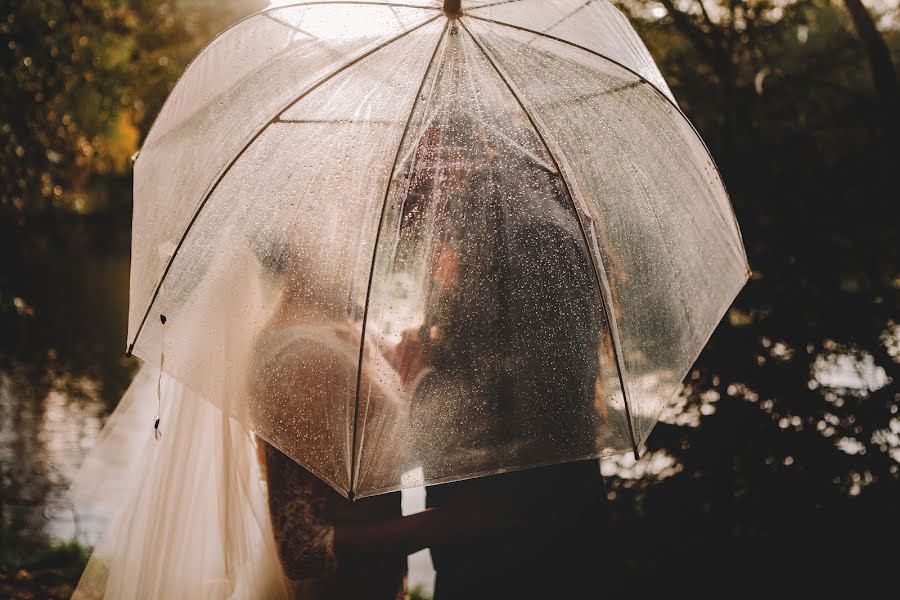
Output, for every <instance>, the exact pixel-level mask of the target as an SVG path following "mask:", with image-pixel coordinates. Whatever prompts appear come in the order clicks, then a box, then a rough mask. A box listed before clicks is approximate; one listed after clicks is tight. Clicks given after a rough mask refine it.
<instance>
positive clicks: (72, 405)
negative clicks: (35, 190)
mask: <svg viewBox="0 0 900 600" xmlns="http://www.w3.org/2000/svg"><path fill="white" fill-rule="evenodd" d="M128 229H129V227H128V221H127V218H126V219H121V220H119V221H117V222H113V223H110V222H107V221H106V220H102V219H101V220H95V221H94V222H85V221H82V220H72V221H62V222H57V223H53V224H50V225H46V224H45V225H41V226H32V227H31V228H30V229H29V230H28V232H27V234H26V232H24V231H23V230H12V231H10V230H5V231H0V253H2V255H3V256H4V257H5V258H6V259H8V260H6V261H4V264H3V270H2V273H0V296H3V297H4V300H5V301H4V302H2V303H0V304H2V306H0V332H2V334H0V516H2V518H3V519H4V521H6V522H7V523H8V524H10V525H11V527H12V530H13V532H14V533H15V534H18V535H22V536H25V537H28V538H31V537H35V536H38V535H42V536H46V537H50V538H55V539H65V540H68V539H72V538H76V539H78V540H79V541H82V542H85V543H92V542H93V541H94V540H95V539H96V536H97V534H98V530H99V526H100V524H99V523H98V522H97V521H96V519H95V518H94V517H92V516H90V515H79V516H78V518H76V516H75V515H74V514H73V512H72V509H71V505H70V503H69V501H68V499H67V498H66V494H65V492H66V489H67V488H68V486H69V483H70V481H71V478H72V476H73V475H74V473H75V472H76V470H77V469H78V466H79V465H80V463H81V460H82V459H83V457H84V455H85V453H86V452H87V450H88V449H89V448H90V447H91V446H92V445H93V442H94V440H95V439H96V436H97V434H98V433H99V431H100V429H101V428H102V426H103V423H104V421H105V419H106V417H107V416H108V414H109V412H110V411H111V409H112V407H114V406H115V403H116V402H117V400H118V398H119V397H120V396H121V394H122V393H123V391H124V389H125V388H126V386H127V385H128V382H129V381H130V377H131V373H132V369H133V367H134V363H132V362H131V361H128V360H126V359H124V357H123V353H122V347H123V340H124V335H125V332H124V329H125V310H126V305H127V294H128V256H129V250H128V246H129V238H128Z"/></svg>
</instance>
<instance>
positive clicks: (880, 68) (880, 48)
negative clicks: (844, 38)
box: [844, 0, 900, 132]
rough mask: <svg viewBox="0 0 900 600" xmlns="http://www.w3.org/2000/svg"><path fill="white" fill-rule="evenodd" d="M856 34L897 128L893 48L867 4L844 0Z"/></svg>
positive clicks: (899, 105) (899, 107)
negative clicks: (890, 48) (885, 38)
mask: <svg viewBox="0 0 900 600" xmlns="http://www.w3.org/2000/svg"><path fill="white" fill-rule="evenodd" d="M844 3H845V4H846V6H847V11H848V12H849V13H850V19H851V20H852V21H853V27H854V29H856V34H857V35H858V36H859V39H860V41H861V42H862V44H863V48H864V49H865V52H866V56H867V57H868V59H869V68H870V69H871V70H872V81H873V83H874V84H875V91H876V92H877V93H878V96H879V97H880V98H881V104H882V105H883V107H884V110H885V117H886V118H887V119H888V120H889V122H890V125H892V127H893V129H894V132H897V131H898V129H900V81H898V79H897V70H896V68H895V67H894V62H893V61H892V60H891V52H890V50H888V46H887V43H885V41H884V37H882V35H881V32H879V31H878V28H877V27H875V20H874V19H872V15H871V14H869V11H868V10H867V9H866V7H865V6H863V3H862V0H844Z"/></svg>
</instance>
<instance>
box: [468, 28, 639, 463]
mask: <svg viewBox="0 0 900 600" xmlns="http://www.w3.org/2000/svg"><path fill="white" fill-rule="evenodd" d="M460 24H461V25H462V26H463V29H465V30H466V33H467V34H468V35H469V36H470V37H471V38H472V41H474V42H475V44H476V45H477V46H478V49H479V50H481V52H482V54H484V57H485V58H486V59H487V61H488V63H490V65H491V67H493V69H494V70H495V71H496V72H497V75H498V76H499V77H500V79H501V80H502V81H503V83H504V84H505V85H506V87H507V89H509V92H510V93H511V94H512V95H513V98H515V100H516V102H517V103H518V105H519V107H520V108H521V109H522V111H523V112H524V113H525V116H526V117H527V118H528V121H529V122H530V123H531V127H532V129H533V130H534V132H535V133H536V134H537V136H538V138H539V139H540V141H541V144H543V146H544V148H545V149H546V150H547V153H548V154H549V155H550V158H551V160H552V161H553V163H554V165H555V166H556V169H557V171H558V172H559V177H560V180H561V181H562V183H563V186H565V188H566V192H567V193H568V195H569V199H570V200H571V201H572V207H573V209H574V210H575V217H576V219H577V220H578V228H579V229H580V230H581V235H582V238H583V240H584V244H585V247H586V249H587V250H588V256H589V257H590V259H591V267H592V268H593V272H594V279H595V282H596V284H597V288H598V289H597V291H598V293H599V295H600V302H601V304H602V306H603V312H604V313H605V314H606V318H607V325H608V327H609V329H610V337H611V338H612V339H611V341H612V347H613V353H614V354H615V357H616V366H617V370H618V374H619V385H620V387H621V388H622V400H623V402H624V404H625V416H626V419H627V421H628V433H629V435H630V436H631V444H632V449H633V451H634V455H635V458H636V459H637V458H640V449H639V448H638V444H637V438H636V436H635V432H634V423H633V422H632V418H631V409H630V408H629V406H628V395H629V394H628V392H627V391H626V384H625V374H624V372H623V366H624V363H623V361H622V353H621V347H620V346H621V344H620V343H619V342H618V341H617V336H614V335H613V333H612V329H613V327H614V325H615V315H613V314H612V310H611V306H610V305H611V302H607V299H606V294H605V290H604V287H603V284H602V281H601V275H600V273H599V270H598V266H597V265H598V262H599V263H600V269H604V267H603V263H602V260H603V259H602V257H600V256H597V257H596V260H595V257H594V253H593V252H592V251H591V244H590V242H589V241H588V237H587V232H586V230H585V227H584V223H583V222H582V220H581V212H580V211H579V210H578V205H577V204H576V200H575V195H574V194H573V193H572V189H571V187H570V186H569V182H568V180H567V178H566V176H565V174H564V173H563V169H562V166H561V164H560V162H559V160H558V159H557V157H556V155H555V154H554V153H553V150H552V149H551V148H550V144H549V143H548V142H547V140H546V138H545V137H544V135H543V134H542V133H541V129H540V127H539V126H538V124H537V121H536V118H535V116H534V115H532V113H531V111H530V110H528V108H527V107H526V106H525V103H524V101H523V100H522V98H521V97H520V96H519V94H518V93H516V90H515V89H514V87H513V85H512V83H511V82H510V81H509V79H508V78H507V76H506V74H505V73H504V72H503V71H502V70H501V69H500V66H499V65H498V64H497V63H496V61H494V59H493V57H492V56H491V55H490V53H489V52H488V50H487V49H486V48H485V47H484V46H483V45H482V43H481V41H480V40H479V39H478V38H477V37H475V34H474V33H472V31H471V30H470V29H469V27H468V26H467V25H466V24H465V21H464V19H460ZM598 254H599V253H598ZM604 273H605V270H604ZM603 279H604V280H605V277H604V278H603Z"/></svg>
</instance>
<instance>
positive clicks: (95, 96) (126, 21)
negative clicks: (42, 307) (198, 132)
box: [0, 0, 259, 220]
mask: <svg viewBox="0 0 900 600" xmlns="http://www.w3.org/2000/svg"><path fill="white" fill-rule="evenodd" d="M3 4H4V6H3V10H2V11H0V14H2V15H3V17H2V21H0V46H2V49H3V50H2V53H0V98H2V100H0V218H3V216H4V215H5V216H6V217H7V218H8V217H10V216H14V218H15V219H17V220H20V219H22V218H24V217H28V216H36V215H39V214H42V213H45V212H46V211H47V210H48V209H52V208H60V209H64V210H67V211H75V212H91V211H93V210H95V209H97V208H101V207H103V205H105V204H107V203H108V202H109V200H110V199H109V191H108V190H109V185H108V184H109V180H110V179H115V178H120V179H121V180H122V183H123V185H122V187H121V188H120V189H121V190H122V191H123V195H125V194H127V193H128V192H127V188H128V187H129V186H128V183H127V179H128V177H127V176H128V173H129V170H130V165H129V157H130V156H131V155H132V154H133V153H134V152H135V151H136V150H137V148H138V147H139V144H140V140H141V139H142V137H143V135H144V134H146V130H147V129H148V128H149V125H150V122H151V119H152V117H153V116H154V115H156V113H157V112H158V110H159V108H160V107H161V105H162V102H163V101H164V100H165V98H166V96H167V95H168V93H169V91H170V90H171V87H172V85H174V82H175V81H176V79H177V77H178V75H179V74H180V73H181V71H182V70H183V69H184V67H185V65H186V63H187V61H188V60H189V59H190V58H191V57H192V56H193V55H194V54H196V52H197V50H198V49H199V48H200V46H201V45H202V44H203V43H204V42H205V41H206V40H208V39H209V38H210V37H211V36H212V34H213V33H215V32H216V31H218V30H220V29H222V28H224V27H225V26H226V25H227V24H228V23H229V22H231V21H233V20H235V19H236V18H237V17H238V16H240V15H241V14H243V13H246V12H249V11H251V10H252V9H254V8H258V6H257V5H258V4H259V2H252V1H250V0H248V1H246V2H243V3H242V2H229V3H214V2H211V1H202V2H187V1H185V2H173V1H163V0H131V1H126V0H82V1H75V0H13V2H12V3H11V4H10V3H9V0H4V2H3ZM97 178H102V179H104V182H103V185H92V184H93V183H95V182H96V181H97ZM126 197H127V196H126Z"/></svg>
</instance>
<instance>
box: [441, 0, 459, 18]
mask: <svg viewBox="0 0 900 600" xmlns="http://www.w3.org/2000/svg"><path fill="white" fill-rule="evenodd" d="M444 12H445V13H447V14H448V15H457V14H459V13H461V12H462V0H444Z"/></svg>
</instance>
